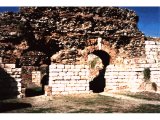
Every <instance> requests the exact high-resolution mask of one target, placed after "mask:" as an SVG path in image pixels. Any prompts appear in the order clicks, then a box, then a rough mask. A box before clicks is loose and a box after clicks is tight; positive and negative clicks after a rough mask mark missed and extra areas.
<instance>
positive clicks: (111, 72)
mask: <svg viewBox="0 0 160 120" xmlns="http://www.w3.org/2000/svg"><path fill="white" fill-rule="evenodd" d="M145 53H146V58H134V59H130V60H124V64H123V65H109V66H107V69H106V73H105V79H106V89H107V90H115V91H117V90H118V91H119V90H129V91H139V90H140V85H141V84H142V83H143V82H144V79H143V78H144V75H143V70H144V69H145V68H150V70H151V76H150V80H151V82H155V83H156V84H157V86H158V87H159V86H160V42H154V41H146V42H145ZM158 91H160V90H159V89H158Z"/></svg>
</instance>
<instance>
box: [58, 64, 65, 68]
mask: <svg viewBox="0 0 160 120" xmlns="http://www.w3.org/2000/svg"><path fill="white" fill-rule="evenodd" d="M64 66H65V65H63V64H58V65H57V68H58V69H64Z"/></svg>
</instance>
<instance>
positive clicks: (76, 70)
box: [72, 68, 81, 72]
mask: <svg viewBox="0 0 160 120" xmlns="http://www.w3.org/2000/svg"><path fill="white" fill-rule="evenodd" d="M72 71H74V72H79V71H81V69H80V68H76V69H72Z"/></svg>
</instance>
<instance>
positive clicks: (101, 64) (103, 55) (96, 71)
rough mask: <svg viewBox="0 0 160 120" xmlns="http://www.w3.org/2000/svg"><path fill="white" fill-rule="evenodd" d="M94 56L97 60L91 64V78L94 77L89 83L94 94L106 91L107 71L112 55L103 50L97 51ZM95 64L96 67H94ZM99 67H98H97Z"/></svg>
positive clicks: (94, 59)
mask: <svg viewBox="0 0 160 120" xmlns="http://www.w3.org/2000/svg"><path fill="white" fill-rule="evenodd" d="M92 54H94V55H95V56H97V57H95V58H93V60H92V61H91V62H90V63H91V65H90V66H92V68H91V69H90V71H91V74H92V73H93V74H92V75H91V76H94V77H93V79H92V80H91V81H90V83H89V88H90V90H92V91H93V92H94V93H100V92H103V91H104V88H105V78H104V75H105V71H106V67H107V65H109V63H110V55H109V54H108V53H107V52H105V51H103V50H95V51H93V52H92ZM93 63H94V67H93ZM95 66H97V67H95Z"/></svg>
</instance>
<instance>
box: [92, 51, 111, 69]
mask: <svg viewBox="0 0 160 120" xmlns="http://www.w3.org/2000/svg"><path fill="white" fill-rule="evenodd" d="M93 54H95V55H96V56H98V57H99V58H100V59H101V60H102V63H103V65H104V68H106V67H107V65H109V62H110V55H109V54H108V53H107V52H105V51H103V50H95V51H93Z"/></svg>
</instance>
